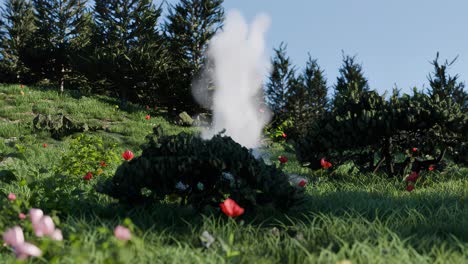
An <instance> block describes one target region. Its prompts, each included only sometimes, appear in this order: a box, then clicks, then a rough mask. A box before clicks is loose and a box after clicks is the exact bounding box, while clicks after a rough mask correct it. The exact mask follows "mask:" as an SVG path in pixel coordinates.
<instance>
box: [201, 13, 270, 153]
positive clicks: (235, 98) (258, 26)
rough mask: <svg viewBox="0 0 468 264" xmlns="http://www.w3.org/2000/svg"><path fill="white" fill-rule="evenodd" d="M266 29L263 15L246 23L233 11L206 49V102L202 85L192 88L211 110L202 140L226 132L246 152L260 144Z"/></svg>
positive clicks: (263, 117) (265, 116) (266, 114)
mask: <svg viewBox="0 0 468 264" xmlns="http://www.w3.org/2000/svg"><path fill="white" fill-rule="evenodd" d="M269 25H270V19H269V17H268V16H266V15H260V16H257V17H256V18H255V19H254V21H253V23H252V24H251V25H250V28H249V25H248V24H247V23H246V21H245V19H244V18H243V17H242V15H241V14H240V13H239V12H237V11H231V12H229V13H228V15H227V17H226V20H225V23H224V28H223V31H222V32H219V33H218V34H216V35H215V36H214V38H213V39H212V40H211V42H210V46H209V48H208V59H209V61H210V63H212V65H213V67H208V68H209V70H207V71H205V73H204V76H205V78H208V79H210V80H212V81H213V82H214V94H213V95H212V100H210V99H207V98H210V96H209V95H210V93H209V87H208V85H207V82H206V81H199V82H198V83H195V84H194V90H193V93H194V96H195V98H196V99H197V100H198V101H199V103H200V104H202V105H205V106H207V105H209V106H210V107H211V109H212V110H213V123H212V127H211V128H210V129H209V130H207V131H204V132H203V133H202V136H203V138H211V137H212V136H213V135H214V134H217V133H219V132H220V131H222V130H223V129H226V132H225V134H226V135H228V136H230V137H232V139H233V140H235V141H236V142H238V143H239V144H241V145H243V146H245V147H247V148H256V147H258V146H259V144H260V139H261V135H262V129H263V127H264V126H265V125H266V124H267V123H268V121H269V120H270V118H271V114H270V112H269V110H268V109H265V108H264V107H263V109H262V107H261V106H260V105H261V102H263V90H262V79H263V76H265V74H266V73H267V71H268V69H269V66H270V64H269V62H268V59H267V56H266V55H265V40H264V35H265V33H266V31H267V29H268V27H269Z"/></svg>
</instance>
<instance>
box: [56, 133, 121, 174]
mask: <svg viewBox="0 0 468 264" xmlns="http://www.w3.org/2000/svg"><path fill="white" fill-rule="evenodd" d="M116 147H117V144H105V143H104V142H103V140H102V138H100V137H98V136H91V135H87V134H81V135H79V136H78V137H76V138H75V139H73V140H72V141H71V143H70V146H69V149H68V150H67V151H66V152H65V153H64V154H63V155H62V159H61V162H60V165H59V166H58V167H57V168H56V173H58V174H62V175H68V176H80V177H83V176H84V175H85V174H86V173H88V172H92V173H93V174H94V175H99V174H103V175H106V174H108V170H106V169H105V167H107V166H108V165H116V164H118V163H119V162H120V157H119V154H118V152H117V149H116Z"/></svg>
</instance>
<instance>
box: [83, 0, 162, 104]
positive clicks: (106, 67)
mask: <svg viewBox="0 0 468 264" xmlns="http://www.w3.org/2000/svg"><path fill="white" fill-rule="evenodd" d="M94 10H95V18H94V19H95V24H96V27H95V34H94V38H93V41H92V42H93V46H94V48H93V49H92V50H90V51H88V55H87V57H88V59H89V60H91V62H90V63H89V65H88V66H90V67H88V66H86V67H87V68H88V71H87V76H88V77H89V78H91V79H93V80H94V81H98V82H99V83H102V84H104V87H105V88H106V89H107V90H110V91H111V92H112V93H113V94H114V95H118V96H119V97H120V99H121V104H122V106H125V104H126V102H127V100H131V101H142V100H145V97H147V96H149V95H150V92H153V93H159V94H158V95H159V96H161V94H162V92H161V91H160V89H162V88H161V87H164V86H165V85H163V83H162V82H161V81H160V79H162V78H161V76H162V75H164V74H165V72H166V70H165V68H166V67H168V66H167V65H168V60H167V58H166V57H165V47H164V43H163V40H162V36H161V34H160V32H159V30H158V28H157V24H158V19H159V17H160V15H161V8H160V7H157V6H155V5H154V4H153V3H152V1H151V0H134V1H129V0H96V1H95V5H94ZM153 96H154V94H153ZM145 102H146V103H148V101H145Z"/></svg>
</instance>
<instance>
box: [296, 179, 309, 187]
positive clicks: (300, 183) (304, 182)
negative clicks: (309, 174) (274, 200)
mask: <svg viewBox="0 0 468 264" xmlns="http://www.w3.org/2000/svg"><path fill="white" fill-rule="evenodd" d="M306 184H307V181H306V180H304V179H302V180H301V181H300V182H299V184H298V185H299V187H304V186H306Z"/></svg>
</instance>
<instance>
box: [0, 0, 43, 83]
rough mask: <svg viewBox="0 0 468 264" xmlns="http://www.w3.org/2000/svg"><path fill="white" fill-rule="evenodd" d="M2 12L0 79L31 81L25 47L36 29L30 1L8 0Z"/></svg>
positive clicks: (4, 80)
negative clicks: (25, 57)
mask: <svg viewBox="0 0 468 264" xmlns="http://www.w3.org/2000/svg"><path fill="white" fill-rule="evenodd" d="M4 4H5V6H4V7H3V8H1V12H0V80H2V82H12V83H13V82H15V83H18V82H19V83H24V82H26V83H29V82H31V81H32V76H31V72H30V69H29V68H28V67H27V66H26V65H25V64H24V62H23V59H24V49H25V48H26V47H27V43H28V42H29V41H30V40H31V38H32V36H33V32H34V30H35V24H34V13H33V8H32V5H31V3H30V1H27V0H8V1H5V2H4Z"/></svg>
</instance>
